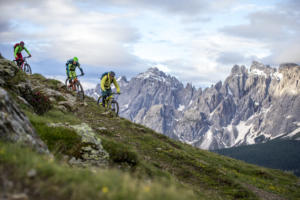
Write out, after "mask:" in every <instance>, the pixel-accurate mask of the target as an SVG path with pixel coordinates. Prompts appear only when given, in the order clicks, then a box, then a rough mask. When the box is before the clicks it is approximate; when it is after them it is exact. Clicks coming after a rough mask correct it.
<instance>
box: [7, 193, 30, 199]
mask: <svg viewBox="0 0 300 200" xmlns="http://www.w3.org/2000/svg"><path fill="white" fill-rule="evenodd" d="M9 200H29V198H28V196H27V194H25V193H20V194H13V195H11V196H10V197H9Z"/></svg>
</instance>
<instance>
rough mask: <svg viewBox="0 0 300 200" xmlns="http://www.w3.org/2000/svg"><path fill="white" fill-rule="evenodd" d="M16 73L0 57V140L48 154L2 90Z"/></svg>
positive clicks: (14, 67)
mask: <svg viewBox="0 0 300 200" xmlns="http://www.w3.org/2000/svg"><path fill="white" fill-rule="evenodd" d="M17 71H18V69H17V67H16V66H15V65H14V64H13V63H12V62H10V61H8V60H4V59H1V57H0V140H4V141H10V142H16V143H20V144H25V145H27V146H31V147H32V148H34V149H36V150H37V151H38V152H43V153H49V151H48V148H47V146H46V145H45V144H44V142H43V141H42V140H41V139H40V138H39V136H38V135H37V134H36V132H35V130H34V128H33V127H32V125H31V123H30V122H29V120H28V118H27V117H26V116H25V114H24V113H23V112H22V111H21V110H20V109H19V107H18V106H17V104H16V103H15V102H14V100H13V99H12V98H11V96H10V95H9V94H8V92H7V91H6V90H4V89H3V88H2V87H3V86H6V83H7V80H9V79H11V78H12V77H14V76H15V75H16V73H17ZM21 98H22V97H20V99H21ZM22 100H24V99H23V98H22ZM24 101H25V100H24Z"/></svg>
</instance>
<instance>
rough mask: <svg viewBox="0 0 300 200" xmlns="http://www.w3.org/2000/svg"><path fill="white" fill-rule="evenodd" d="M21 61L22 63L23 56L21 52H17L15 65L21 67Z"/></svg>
mask: <svg viewBox="0 0 300 200" xmlns="http://www.w3.org/2000/svg"><path fill="white" fill-rule="evenodd" d="M23 63H24V60H23V56H22V54H21V53H17V65H18V66H19V67H20V68H21V69H23Z"/></svg>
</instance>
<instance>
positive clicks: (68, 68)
mask: <svg viewBox="0 0 300 200" xmlns="http://www.w3.org/2000/svg"><path fill="white" fill-rule="evenodd" d="M71 65H72V64H68V65H67V75H68V78H71V77H70V67H71Z"/></svg>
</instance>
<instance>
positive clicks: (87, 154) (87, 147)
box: [49, 123, 109, 166]
mask: <svg viewBox="0 0 300 200" xmlns="http://www.w3.org/2000/svg"><path fill="white" fill-rule="evenodd" d="M49 126H51V127H65V128H70V129H74V130H75V131H76V133H77V134H78V135H79V136H80V137H81V142H82V145H81V149H80V152H79V155H78V156H77V157H76V158H75V157H72V158H71V159H70V160H69V163H70V164H71V165H76V166H88V165H93V166H106V165H107V164H108V159H109V154H108V153H107V152H106V151H105V149H104V148H103V146H102V144H101V139H100V138H99V137H97V136H96V134H95V132H94V131H93V129H92V128H91V127H89V126H88V125H87V124H85V123H82V124H78V125H70V124H61V123H58V124H49Z"/></svg>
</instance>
